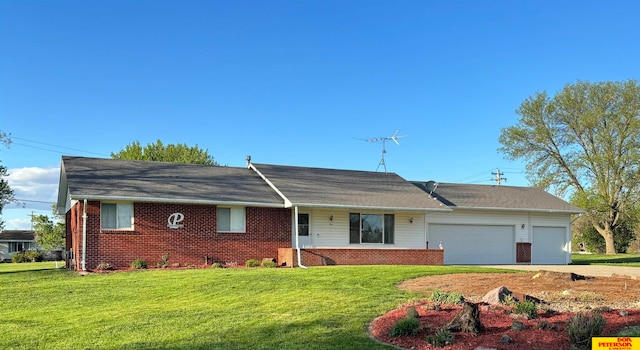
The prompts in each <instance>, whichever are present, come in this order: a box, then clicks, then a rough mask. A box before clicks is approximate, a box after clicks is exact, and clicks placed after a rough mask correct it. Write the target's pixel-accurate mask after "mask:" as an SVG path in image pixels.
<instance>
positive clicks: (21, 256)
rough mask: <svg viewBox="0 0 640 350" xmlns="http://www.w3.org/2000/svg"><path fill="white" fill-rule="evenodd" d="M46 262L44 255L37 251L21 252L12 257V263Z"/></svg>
mask: <svg viewBox="0 0 640 350" xmlns="http://www.w3.org/2000/svg"><path fill="white" fill-rule="evenodd" d="M42 261H44V255H42V253H40V252H39V251H37V250H27V251H26V252H20V253H17V254H14V255H13V256H12V257H11V262H14V263H24V262H42Z"/></svg>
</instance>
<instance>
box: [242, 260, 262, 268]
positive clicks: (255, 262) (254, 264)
mask: <svg viewBox="0 0 640 350" xmlns="http://www.w3.org/2000/svg"><path fill="white" fill-rule="evenodd" d="M244 265H245V266H246V267H258V266H260V262H259V261H258V260H256V259H249V260H247V261H246V262H245V263H244Z"/></svg>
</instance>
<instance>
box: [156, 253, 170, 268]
mask: <svg viewBox="0 0 640 350" xmlns="http://www.w3.org/2000/svg"><path fill="white" fill-rule="evenodd" d="M156 266H158V267H159V268H162V269H164V268H165V267H169V253H166V254H165V255H163V256H162V257H160V261H158V264H157V265H156Z"/></svg>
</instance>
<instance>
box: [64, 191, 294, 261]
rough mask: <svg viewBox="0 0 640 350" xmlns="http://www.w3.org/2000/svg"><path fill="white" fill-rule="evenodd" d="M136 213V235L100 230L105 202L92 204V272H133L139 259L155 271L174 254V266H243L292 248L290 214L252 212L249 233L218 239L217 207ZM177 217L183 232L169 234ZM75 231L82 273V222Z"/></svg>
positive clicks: (157, 206) (137, 206)
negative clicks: (103, 268)
mask: <svg viewBox="0 0 640 350" xmlns="http://www.w3.org/2000/svg"><path fill="white" fill-rule="evenodd" d="M80 204H81V203H79V204H78V205H76V206H75V207H77V208H78V209H77V212H76V214H77V215H79V216H82V210H81V205H80ZM133 207H134V209H133V210H134V230H133V231H123V230H101V229H100V202H98V201H90V202H88V205H87V215H88V218H87V264H86V268H87V269H89V270H92V269H95V267H96V266H97V265H98V264H99V263H101V262H107V263H110V264H111V265H113V266H116V267H128V266H130V265H131V262H132V261H133V260H135V259H137V258H141V259H143V260H145V261H146V262H147V264H149V265H150V266H153V265H155V264H156V263H157V262H158V261H159V260H160V259H161V257H162V256H163V255H164V254H169V264H174V263H180V264H181V265H184V264H190V265H203V264H205V261H206V262H208V263H209V264H211V263H212V262H215V261H220V262H226V263H233V262H235V263H238V264H239V265H244V263H245V261H246V260H248V259H258V260H262V259H263V258H274V259H275V258H277V254H278V248H283V247H290V246H291V210H290V209H284V208H254V207H247V208H246V233H218V232H216V207H215V206H212V205H191V204H162V203H134V205H133ZM72 210H73V209H72ZM176 212H179V213H182V214H184V220H183V221H182V222H181V224H182V225H184V227H182V228H179V229H170V228H168V227H167V219H168V217H169V215H171V214H173V213H176ZM72 216H73V215H72ZM68 219H69V217H68ZM80 219H81V218H80ZM72 221H73V220H72ZM72 231H73V233H72V235H73V237H72V241H73V243H72V246H73V247H74V248H72V249H74V250H76V248H75V247H76V246H77V247H78V249H77V250H78V251H77V256H76V264H75V265H76V267H75V268H76V269H80V268H81V266H80V261H81V259H82V257H81V251H80V249H79V248H81V245H82V241H81V239H82V224H81V221H80V225H79V226H78V227H76V230H74V229H72ZM205 259H207V260H205Z"/></svg>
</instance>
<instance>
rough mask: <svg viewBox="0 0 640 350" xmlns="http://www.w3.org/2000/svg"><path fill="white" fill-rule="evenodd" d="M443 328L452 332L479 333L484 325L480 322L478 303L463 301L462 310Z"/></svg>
mask: <svg viewBox="0 0 640 350" xmlns="http://www.w3.org/2000/svg"><path fill="white" fill-rule="evenodd" d="M445 328H446V329H447V330H449V331H452V332H466V333H480V332H481V331H482V330H483V329H484V326H483V325H482V322H480V310H479V309H478V304H474V303H469V302H466V301H465V302H464V303H463V305H462V310H460V311H459V312H458V313H457V314H456V315H455V317H453V319H452V320H451V322H449V323H448V324H447V325H446V326H445Z"/></svg>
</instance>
